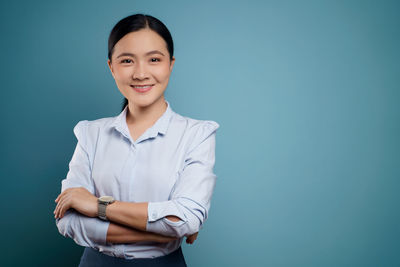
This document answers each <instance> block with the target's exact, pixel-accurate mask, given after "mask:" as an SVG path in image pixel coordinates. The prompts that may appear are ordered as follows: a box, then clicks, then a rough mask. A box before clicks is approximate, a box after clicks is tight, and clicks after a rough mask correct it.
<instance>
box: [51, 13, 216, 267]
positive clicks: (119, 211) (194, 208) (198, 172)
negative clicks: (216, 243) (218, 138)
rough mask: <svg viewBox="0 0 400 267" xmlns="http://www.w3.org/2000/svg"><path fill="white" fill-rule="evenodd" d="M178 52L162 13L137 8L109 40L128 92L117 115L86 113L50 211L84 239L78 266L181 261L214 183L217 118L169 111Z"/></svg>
mask: <svg viewBox="0 0 400 267" xmlns="http://www.w3.org/2000/svg"><path fill="white" fill-rule="evenodd" d="M174 62H175V58H174V56H173V42H172V37H171V34H170V32H169V31H168V29H167V28H166V27H165V25H164V24H163V23H162V22H161V21H159V20H158V19H156V18H154V17H152V16H148V15H143V14H135V15H132V16H129V17H126V18H124V19H122V20H121V21H119V22H118V23H117V24H116V25H115V26H114V28H113V29H112V31H111V33H110V36H109V40H108V66H109V68H110V71H111V74H112V76H113V78H114V79H115V82H116V84H117V87H118V89H119V90H120V92H121V94H122V95H123V96H124V97H125V103H124V106H123V110H122V112H121V113H120V114H119V115H118V116H116V117H109V118H102V119H98V120H94V121H87V120H83V121H80V122H78V123H77V125H76V126H75V127H74V133H75V135H76V137H77V139H78V144H77V146H76V149H75V151H74V154H73V156H72V159H71V162H70V164H69V171H68V174H67V177H66V179H64V180H63V181H62V188H61V194H60V195H59V196H58V197H57V198H56V200H55V202H56V203H57V206H56V208H55V210H54V214H55V218H56V223H57V227H58V229H59V231H60V233H61V234H62V235H64V236H66V237H70V238H73V239H74V241H75V242H76V243H77V244H79V245H81V246H85V247H86V248H85V250H84V253H83V255H82V258H81V262H80V266H186V263H185V259H184V257H183V255H182V251H181V243H182V240H183V238H184V237H186V242H187V243H190V244H191V243H193V242H194V240H195V239H196V238H197V233H198V231H199V230H200V228H201V227H202V226H203V223H204V221H205V220H206V219H207V216H208V211H209V209H210V201H211V196H212V193H213V190H214V186H215V180H216V175H215V174H214V172H213V168H214V163H215V135H216V130H217V128H218V127H219V124H218V123H216V122H215V121H209V120H196V119H192V118H188V117H184V116H181V115H179V114H177V113H175V112H174V111H173V110H172V108H171V105H170V103H169V102H168V101H167V100H165V98H164V91H165V89H166V87H167V84H168V81H169V77H170V74H171V72H172V68H173V66H174Z"/></svg>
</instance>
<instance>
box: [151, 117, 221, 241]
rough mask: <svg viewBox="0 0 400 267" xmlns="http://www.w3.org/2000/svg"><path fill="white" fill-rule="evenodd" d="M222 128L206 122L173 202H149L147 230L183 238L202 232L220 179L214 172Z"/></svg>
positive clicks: (181, 174) (181, 172) (187, 157)
mask: <svg viewBox="0 0 400 267" xmlns="http://www.w3.org/2000/svg"><path fill="white" fill-rule="evenodd" d="M218 128H219V124H218V123H216V122H214V121H205V122H204V123H203V125H201V127H199V129H198V130H197V132H196V135H195V137H194V138H193V140H194V141H193V142H192V145H191V146H190V148H189V150H188V153H187V154H186V156H185V163H184V167H183V168H182V169H181V170H180V173H179V175H178V180H177V181H176V183H175V186H174V189H173V190H172V192H171V196H170V200H168V201H162V202H149V203H148V221H147V225H146V230H147V231H150V232H154V233H158V234H163V235H168V236H175V237H179V238H181V237H183V236H187V235H191V234H194V233H196V232H198V231H199V230H200V228H201V227H202V225H203V223H204V222H205V220H206V219H207V217H208V211H209V209H210V202H211V197H212V194H213V191H214V187H215V182H216V178H217V176H216V175H215V173H214V171H213V169H214V164H215V141H216V140H215V139H216V130H217V129H218ZM168 215H174V216H177V217H179V218H180V219H181V220H180V221H177V222H173V221H171V220H168V219H167V218H165V216H168Z"/></svg>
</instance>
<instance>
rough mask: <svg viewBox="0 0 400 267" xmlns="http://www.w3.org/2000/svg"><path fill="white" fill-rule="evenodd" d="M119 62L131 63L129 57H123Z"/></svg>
mask: <svg viewBox="0 0 400 267" xmlns="http://www.w3.org/2000/svg"><path fill="white" fill-rule="evenodd" d="M121 63H132V60H131V59H123V60H122V61H121Z"/></svg>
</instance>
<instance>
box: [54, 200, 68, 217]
mask: <svg viewBox="0 0 400 267" xmlns="http://www.w3.org/2000/svg"><path fill="white" fill-rule="evenodd" d="M65 198H66V197H65V196H63V197H62V198H60V200H59V201H58V204H57V207H56V214H55V216H56V218H61V217H60V214H61V210H62V208H63V205H64V203H65Z"/></svg>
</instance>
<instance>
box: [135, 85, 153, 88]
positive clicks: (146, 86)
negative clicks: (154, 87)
mask: <svg viewBox="0 0 400 267" xmlns="http://www.w3.org/2000/svg"><path fill="white" fill-rule="evenodd" d="M133 87H135V88H148V87H150V85H145V86H138V85H134V86H133Z"/></svg>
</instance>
